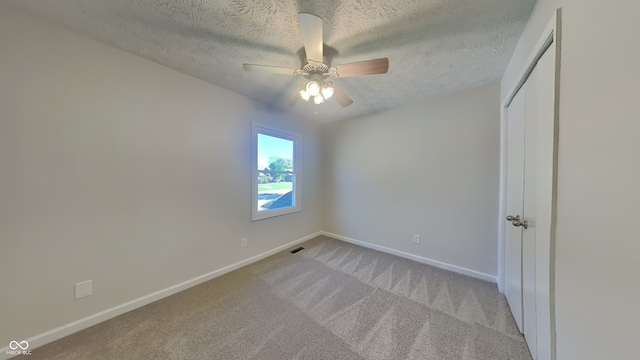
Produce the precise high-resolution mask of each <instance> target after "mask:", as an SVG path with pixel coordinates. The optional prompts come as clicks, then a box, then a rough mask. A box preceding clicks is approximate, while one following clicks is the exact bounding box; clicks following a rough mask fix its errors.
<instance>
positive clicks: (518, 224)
mask: <svg viewBox="0 0 640 360" xmlns="http://www.w3.org/2000/svg"><path fill="white" fill-rule="evenodd" d="M512 224H513V226H522V227H523V228H525V229H526V228H528V227H529V223H527V220H524V221H520V220H515V221H514V222H512Z"/></svg>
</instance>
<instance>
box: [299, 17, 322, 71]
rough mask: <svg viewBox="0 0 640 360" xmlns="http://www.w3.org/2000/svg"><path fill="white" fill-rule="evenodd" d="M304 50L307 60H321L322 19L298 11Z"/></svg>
mask: <svg viewBox="0 0 640 360" xmlns="http://www.w3.org/2000/svg"><path fill="white" fill-rule="evenodd" d="M298 21H299V22H300V29H301V30H302V40H303V41H304V51H305V52H306V54H307V60H313V61H317V62H322V19H321V18H319V17H317V16H315V15H313V14H308V13H299V14H298Z"/></svg>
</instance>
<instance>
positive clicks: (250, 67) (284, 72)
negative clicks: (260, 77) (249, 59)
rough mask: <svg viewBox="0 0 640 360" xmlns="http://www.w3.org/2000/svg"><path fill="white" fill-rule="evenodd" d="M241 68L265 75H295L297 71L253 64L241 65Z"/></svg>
mask: <svg viewBox="0 0 640 360" xmlns="http://www.w3.org/2000/svg"><path fill="white" fill-rule="evenodd" d="M242 68H243V69H244V70H245V71H251V72H259V73H267V74H281V75H296V73H297V72H298V71H299V70H297V69H290V68H283V67H278V66H268V65H255V64H242Z"/></svg>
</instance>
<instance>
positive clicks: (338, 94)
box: [332, 84, 353, 107]
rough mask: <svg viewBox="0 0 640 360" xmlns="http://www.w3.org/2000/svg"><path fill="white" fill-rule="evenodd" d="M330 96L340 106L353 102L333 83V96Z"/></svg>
mask: <svg viewBox="0 0 640 360" xmlns="http://www.w3.org/2000/svg"><path fill="white" fill-rule="evenodd" d="M332 98H333V99H334V100H335V101H337V102H338V104H340V105H341V106H342V107H347V106H349V105H351V104H353V100H351V98H350V97H349V95H347V94H346V93H345V92H344V91H342V89H340V88H339V87H337V86H336V85H335V84H334V85H333V96H332Z"/></svg>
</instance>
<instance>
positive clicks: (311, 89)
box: [307, 80, 320, 96]
mask: <svg viewBox="0 0 640 360" xmlns="http://www.w3.org/2000/svg"><path fill="white" fill-rule="evenodd" d="M307 92H308V93H309V95H311V96H316V95H318V94H320V84H318V82H317V81H314V80H311V81H309V82H308V83H307Z"/></svg>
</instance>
